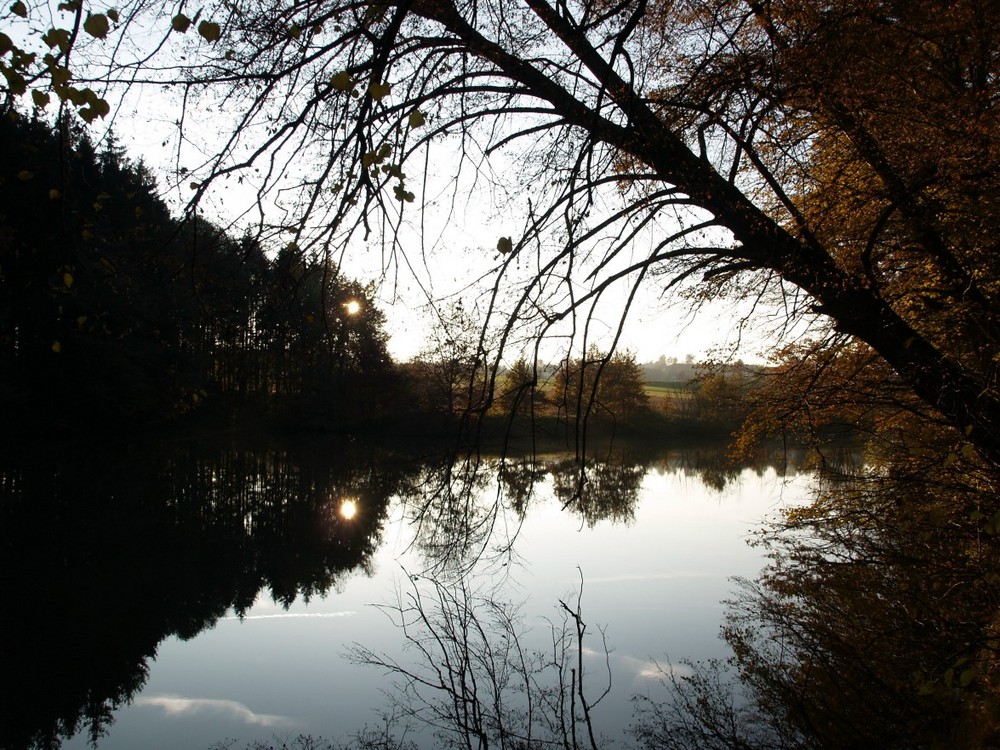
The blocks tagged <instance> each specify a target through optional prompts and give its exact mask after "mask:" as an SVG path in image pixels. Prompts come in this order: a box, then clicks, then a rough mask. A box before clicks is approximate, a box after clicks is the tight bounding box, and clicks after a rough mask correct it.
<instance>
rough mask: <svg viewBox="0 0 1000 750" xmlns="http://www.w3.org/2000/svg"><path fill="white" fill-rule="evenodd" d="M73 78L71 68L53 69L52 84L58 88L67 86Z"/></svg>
mask: <svg viewBox="0 0 1000 750" xmlns="http://www.w3.org/2000/svg"><path fill="white" fill-rule="evenodd" d="M72 77H73V73H72V72H71V71H70V69H69V68H53V69H52V83H53V84H54V85H56V86H63V85H65V84H66V83H67V82H68V81H69V79H70V78H72Z"/></svg>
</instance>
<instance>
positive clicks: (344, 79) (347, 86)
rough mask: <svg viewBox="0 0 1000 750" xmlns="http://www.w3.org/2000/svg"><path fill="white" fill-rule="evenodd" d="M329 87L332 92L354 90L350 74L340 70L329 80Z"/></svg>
mask: <svg viewBox="0 0 1000 750" xmlns="http://www.w3.org/2000/svg"><path fill="white" fill-rule="evenodd" d="M330 85H331V86H332V87H333V89H334V91H350V90H351V89H353V88H354V79H353V78H352V77H351V74H350V73H348V72H347V71H346V70H342V71H340V72H339V73H335V74H334V76H333V78H331V79H330Z"/></svg>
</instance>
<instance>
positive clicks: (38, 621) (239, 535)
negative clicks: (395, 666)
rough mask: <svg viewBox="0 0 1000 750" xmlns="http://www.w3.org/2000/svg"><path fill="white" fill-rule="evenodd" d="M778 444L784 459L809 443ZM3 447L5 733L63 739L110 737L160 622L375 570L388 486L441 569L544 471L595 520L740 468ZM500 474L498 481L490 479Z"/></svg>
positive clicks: (39, 740) (240, 609)
mask: <svg viewBox="0 0 1000 750" xmlns="http://www.w3.org/2000/svg"><path fill="white" fill-rule="evenodd" d="M778 459H780V460H779V461H778V465H779V466H780V467H781V469H782V470H784V468H786V467H785V466H784V465H783V464H785V463H787V461H788V460H789V459H791V460H792V462H793V463H795V462H805V461H806V460H807V458H806V456H805V454H788V453H784V454H781V455H780V456H779V457H778ZM0 461H2V463H0V492H2V497H0V503H2V507H0V510H2V521H3V522H2V531H0V534H2V536H3V547H2V549H3V559H2V561H0V564H2V569H3V570H4V577H3V578H4V589H3V593H4V596H5V601H7V602H8V603H11V604H14V605H15V606H17V607H18V608H19V609H20V610H21V612H22V613H25V614H21V615H18V616H13V617H7V618H4V620H3V625H2V629H3V633H2V642H3V644H4V650H3V664H2V670H3V672H4V674H5V675H7V676H8V679H9V680H10V683H9V684H10V685H11V686H12V688H13V689H12V690H10V691H9V695H8V697H7V699H6V700H5V701H4V704H3V708H2V711H3V721H2V727H3V729H2V736H0V746H3V747H4V748H28V747H58V746H59V744H60V743H61V742H62V740H63V739H66V738H68V737H70V736H73V735H75V734H77V733H80V732H85V733H86V734H87V735H89V737H90V738H91V739H92V740H93V741H97V740H98V739H99V738H100V737H101V736H102V735H103V734H104V733H105V732H106V731H107V729H108V727H109V726H110V725H111V724H112V723H113V721H114V714H115V712H116V710H118V709H120V708H121V707H123V706H125V705H127V704H128V703H129V702H131V701H132V700H133V699H134V698H135V697H136V696H137V695H138V693H139V691H141V689H142V688H143V686H144V684H145V682H146V680H147V677H148V671H149V662H150V660H151V659H152V658H153V657H154V656H155V655H156V652H157V647H158V645H159V644H160V643H161V642H162V641H163V640H164V639H166V638H168V637H171V636H176V637H179V638H181V639H188V638H192V637H194V636H195V635H196V634H198V633H199V632H201V631H202V630H205V629H208V628H212V627H214V625H215V624H216V623H217V622H218V621H219V619H220V618H223V617H226V616H227V614H230V613H234V614H235V616H237V617H239V616H242V615H243V614H244V613H245V612H246V611H247V610H248V609H249V607H250V606H251V605H252V604H253V603H254V601H255V600H256V599H257V597H258V594H260V593H262V592H263V593H265V594H267V595H269V596H270V597H271V598H272V599H273V600H274V601H275V602H277V603H280V604H281V605H283V606H285V607H287V606H289V605H291V604H292V603H293V602H294V601H296V600H297V599H299V598H303V599H306V600H308V599H309V598H310V597H315V596H320V595H323V594H326V593H328V592H329V591H331V590H336V589H337V586H338V582H339V581H341V580H343V579H344V577H345V576H347V575H348V574H350V573H352V572H353V571H360V572H361V573H365V572H366V571H367V570H368V569H369V566H370V564H371V559H372V555H373V553H374V551H375V550H376V549H377V547H378V545H379V542H380V535H381V533H382V530H383V525H384V524H385V522H386V518H387V509H388V508H389V505H390V503H391V502H393V501H398V502H401V503H402V504H403V506H404V507H405V509H406V515H407V517H408V518H409V519H410V520H411V521H412V522H413V523H414V524H415V525H416V531H415V541H414V547H415V549H416V551H417V552H418V553H419V554H420V556H421V558H422V560H423V561H424V564H425V565H426V570H427V572H428V573H429V574H430V575H435V571H436V572H437V573H438V574H441V575H444V574H445V573H448V574H450V573H461V572H462V571H465V570H468V569H469V567H470V566H472V565H473V564H474V563H475V561H477V560H478V559H480V557H481V556H482V555H484V554H486V553H487V550H488V548H489V549H493V548H490V547H489V545H491V544H492V545H496V544H497V539H498V536H497V528H496V521H497V519H498V518H499V517H500V515H501V514H502V513H506V512H508V511H513V512H514V514H515V516H521V517H523V515H524V514H525V513H526V511H527V509H528V507H529V506H530V504H531V503H532V502H533V498H534V497H536V494H537V492H538V490H539V487H540V486H541V485H542V484H543V483H546V484H547V485H548V486H551V488H552V490H553V491H554V493H555V495H556V497H558V498H559V500H560V502H561V503H562V504H563V506H564V510H565V511H566V512H568V513H573V514H576V515H578V516H579V517H580V518H581V521H582V522H583V523H585V524H587V525H593V524H595V523H597V522H598V521H602V520H608V521H611V522H626V523H627V522H628V521H629V520H630V519H631V518H632V516H633V513H634V507H635V503H636V502H637V498H638V494H637V490H638V487H639V484H640V483H641V481H642V479H643V477H644V476H645V475H646V474H647V472H651V471H653V472H660V473H663V472H671V471H678V470H680V469H681V468H683V469H684V470H685V471H688V472H690V473H697V474H699V475H700V476H702V477H703V478H704V480H705V481H706V483H708V484H711V485H713V486H722V485H724V484H725V482H726V480H727V478H732V477H735V476H736V474H735V473H730V472H734V471H736V470H735V469H723V468H722V467H723V466H725V465H726V464H725V459H724V456H723V452H722V449H721V446H720V447H717V448H716V449H714V450H713V449H711V448H709V447H706V448H704V449H700V450H692V451H676V452H675V451H672V452H669V453H667V452H663V451H660V452H657V451H647V452H645V453H644V454H642V455H640V454H629V455H624V454H621V453H608V454H605V455H602V456H601V458H600V460H593V461H588V462H586V463H584V464H583V465H582V468H581V464H580V463H579V462H577V461H575V460H572V459H567V458H565V457H562V456H555V455H554V456H550V457H539V458H536V459H532V460H520V459H518V460H515V459H507V460H505V461H500V460H499V459H496V458H484V457H475V458H473V457H466V458H462V459H456V458H455V457H454V456H441V457H439V458H436V459H433V460H432V459H429V458H427V457H422V458H419V459H417V458H413V457H412V456H407V455H404V454H400V453H389V452H387V451H384V450H379V449H376V448H372V447H369V446H365V445H362V444H360V443H356V442H354V441H318V442H315V443H309V444H299V445H295V446H280V447H278V446H273V445H265V446H253V447H237V446H233V445H230V444H219V445H207V444H205V443H191V442H185V441H177V442H175V443H172V444H169V445H165V446H157V447H154V446H137V445H127V446H108V445H101V444H98V443H94V444H87V443H86V442H85V441H78V442H76V443H74V444H72V445H64V446H59V447H52V448H50V449H44V450H40V449H33V448H32V447H30V446H23V447H11V448H10V449H9V450H7V451H5V452H4V453H3V458H2V459H0ZM775 465H776V460H775V457H774V456H762V457H760V460H758V461H756V462H755V464H754V466H755V468H756V469H757V470H763V469H764V468H765V467H768V466H770V467H774V466H775ZM803 465H804V464H803ZM497 476H499V478H500V485H499V486H500V487H501V488H502V489H501V493H500V496H498V495H497V494H496V493H495V492H492V491H490V492H485V493H484V492H483V490H484V489H485V488H486V487H487V486H489V482H490V481H491V480H494V481H495V479H496V478H497ZM347 503H353V508H354V511H355V512H354V514H353V515H351V514H349V513H347V512H345V507H346V506H347ZM515 532H516V530H515ZM505 533H510V529H509V528H506V529H505ZM500 547H503V544H501V545H500Z"/></svg>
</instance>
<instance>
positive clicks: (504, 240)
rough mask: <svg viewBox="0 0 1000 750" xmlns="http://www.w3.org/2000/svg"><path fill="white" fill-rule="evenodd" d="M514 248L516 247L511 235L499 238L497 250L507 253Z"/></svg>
mask: <svg viewBox="0 0 1000 750" xmlns="http://www.w3.org/2000/svg"><path fill="white" fill-rule="evenodd" d="M513 249H514V243H513V242H511V239H510V237H501V238H500V239H499V240H497V252H499V253H501V254H503V255H506V254H507V253H509V252H510V251H511V250H513Z"/></svg>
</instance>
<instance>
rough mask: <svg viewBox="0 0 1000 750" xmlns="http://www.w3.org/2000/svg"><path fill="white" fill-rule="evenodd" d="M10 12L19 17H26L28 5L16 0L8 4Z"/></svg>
mask: <svg viewBox="0 0 1000 750" xmlns="http://www.w3.org/2000/svg"><path fill="white" fill-rule="evenodd" d="M10 12H11V13H13V14H14V15H15V16H20V17H21V18H27V17H28V6H26V5H25V4H24V3H22V2H21V0H17V2H16V3H14V4H13V5H11V6H10Z"/></svg>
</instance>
